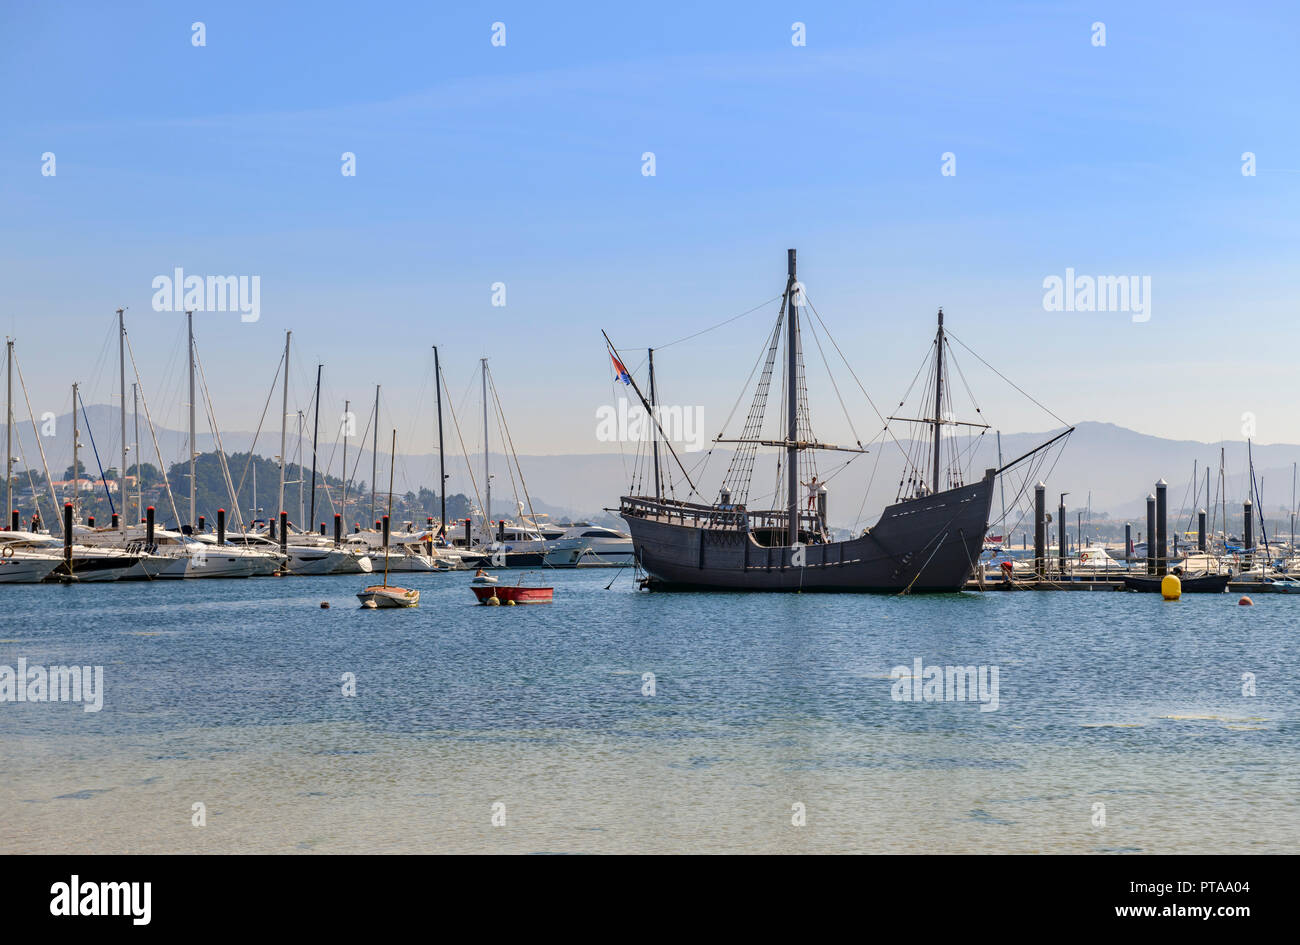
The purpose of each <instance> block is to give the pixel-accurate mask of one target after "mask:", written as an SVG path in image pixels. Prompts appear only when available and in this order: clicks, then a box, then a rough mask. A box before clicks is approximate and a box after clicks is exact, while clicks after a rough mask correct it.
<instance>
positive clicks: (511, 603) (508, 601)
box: [506, 597, 515, 607]
mask: <svg viewBox="0 0 1300 945" xmlns="http://www.w3.org/2000/svg"><path fill="white" fill-rule="evenodd" d="M506 606H507V607H513V606H515V601H514V598H513V597H512V598H510V599H509V600H507V601H506Z"/></svg>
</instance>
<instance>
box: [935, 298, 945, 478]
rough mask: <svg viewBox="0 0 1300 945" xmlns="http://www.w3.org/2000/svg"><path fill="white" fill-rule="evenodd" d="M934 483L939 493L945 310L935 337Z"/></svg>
mask: <svg viewBox="0 0 1300 945" xmlns="http://www.w3.org/2000/svg"><path fill="white" fill-rule="evenodd" d="M934 352H935V358H936V359H937V360H936V361H935V365H934V483H933V491H934V492H938V491H939V450H940V447H941V446H942V444H943V426H942V424H943V309H942V308H941V309H939V331H938V333H937V334H936V335H935V336H934Z"/></svg>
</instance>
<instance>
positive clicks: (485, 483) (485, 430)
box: [479, 358, 492, 542]
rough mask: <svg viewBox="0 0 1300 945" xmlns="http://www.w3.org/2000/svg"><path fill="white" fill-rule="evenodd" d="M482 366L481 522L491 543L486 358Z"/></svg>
mask: <svg viewBox="0 0 1300 945" xmlns="http://www.w3.org/2000/svg"><path fill="white" fill-rule="evenodd" d="M479 361H480V362H482V365H483V489H484V492H485V494H486V496H487V497H486V499H485V500H484V502H483V521H484V523H485V525H486V527H487V531H488V538H487V540H488V541H489V542H490V541H492V474H491V473H490V472H489V471H488V393H487V358H480V359H479Z"/></svg>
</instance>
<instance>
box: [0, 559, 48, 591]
mask: <svg viewBox="0 0 1300 945" xmlns="http://www.w3.org/2000/svg"><path fill="white" fill-rule="evenodd" d="M62 563H63V559H62V558H57V557H55V556H54V555H37V554H24V553H22V552H18V553H16V554H14V555H12V556H10V557H5V558H0V584H39V583H41V581H43V580H45V579H46V578H47V577H49V576H50V573H51V572H52V571H53V570H54V569H55V568H57V567H58V566H59V565H60V564H62Z"/></svg>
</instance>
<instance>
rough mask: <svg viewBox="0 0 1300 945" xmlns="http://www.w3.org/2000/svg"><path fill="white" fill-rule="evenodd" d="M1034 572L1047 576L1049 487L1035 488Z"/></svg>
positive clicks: (1038, 486) (1040, 575)
mask: <svg viewBox="0 0 1300 945" xmlns="http://www.w3.org/2000/svg"><path fill="white" fill-rule="evenodd" d="M1034 571H1035V572H1036V573H1037V574H1038V576H1039V577H1040V578H1043V577H1046V576H1047V485H1046V484H1045V483H1042V482H1040V483H1039V484H1038V485H1036V486H1034Z"/></svg>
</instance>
